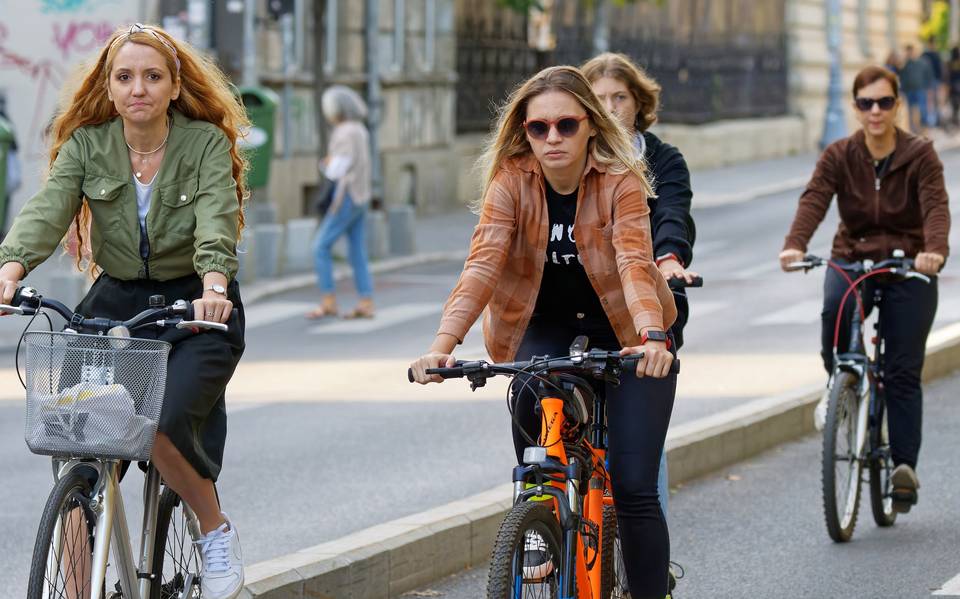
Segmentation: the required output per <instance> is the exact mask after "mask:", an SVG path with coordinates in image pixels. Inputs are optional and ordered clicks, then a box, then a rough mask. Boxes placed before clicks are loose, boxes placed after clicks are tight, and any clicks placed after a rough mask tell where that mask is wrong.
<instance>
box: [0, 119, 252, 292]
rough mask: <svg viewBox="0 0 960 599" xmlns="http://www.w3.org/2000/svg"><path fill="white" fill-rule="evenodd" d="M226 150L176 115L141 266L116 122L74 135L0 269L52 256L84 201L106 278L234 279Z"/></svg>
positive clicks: (225, 142) (232, 192)
mask: <svg viewBox="0 0 960 599" xmlns="http://www.w3.org/2000/svg"><path fill="white" fill-rule="evenodd" d="M236 187H237V184H236V181H235V180H234V179H233V172H232V162H231V157H230V141H229V139H228V138H227V136H226V135H225V134H224V133H223V131H221V130H220V129H219V128H218V127H217V126H216V125H213V124H212V123H208V122H206V121H195V120H191V119H189V118H188V117H186V116H184V115H183V114H181V113H179V112H177V111H173V120H172V125H171V130H170V136H169V138H168V140H167V149H166V152H165V153H164V157H163V162H162V164H161V166H160V170H159V172H158V173H157V176H156V177H155V178H154V182H153V195H152V198H151V204H150V210H149V212H148V213H147V218H146V234H147V235H146V241H147V243H148V246H147V247H148V252H146V254H147V256H146V258H143V257H142V252H141V235H140V224H139V218H138V215H137V194H136V188H135V184H134V182H133V172H132V170H131V167H130V159H129V155H128V153H127V145H126V141H125V140H124V137H123V123H122V121H121V119H120V118H119V117H116V118H114V119H112V120H110V121H107V122H105V123H101V124H99V125H88V126H85V127H81V128H79V129H77V130H76V131H75V132H74V133H73V135H72V136H71V137H70V139H68V140H67V141H66V143H64V144H63V146H62V147H61V148H60V152H59V153H58V155H57V158H56V160H55V161H54V163H53V166H52V168H51V169H50V174H49V177H48V179H47V181H46V183H45V185H44V186H43V189H41V190H40V191H39V192H38V193H37V194H36V195H35V196H33V197H32V198H31V199H30V200H29V201H28V202H27V204H26V205H25V206H24V208H23V210H21V211H20V214H19V215H18V216H17V218H16V220H15V221H14V223H13V227H12V228H11V230H10V233H9V234H8V235H7V237H6V238H5V239H4V240H3V243H2V244H0V264H4V263H6V262H11V261H14V262H19V263H20V264H22V265H23V267H24V268H25V269H26V271H27V272H30V271H31V270H32V269H33V268H35V267H36V266H37V265H39V264H40V263H41V262H43V261H44V260H46V259H47V258H48V257H49V256H50V254H51V253H53V251H54V250H55V249H56V248H57V246H58V245H59V242H60V240H61V239H62V238H63V236H64V234H66V232H67V229H68V228H69V226H70V223H71V222H72V221H73V219H74V217H75V216H76V214H77V212H78V211H79V210H80V207H81V205H82V202H83V199H84V198H86V200H87V202H88V204H89V205H90V210H91V212H92V214H93V219H92V224H91V227H90V244H91V248H92V251H93V259H94V261H95V262H96V263H97V265H98V266H99V267H100V268H102V269H103V271H104V272H106V273H107V274H109V275H110V276H112V277H114V278H117V279H122V280H134V279H153V280H158V281H166V280H170V279H174V278H177V277H182V276H186V275H188V274H190V273H193V272H195V273H196V274H197V275H199V276H200V277H202V276H203V275H205V274H206V273H208V272H212V271H216V272H220V273H223V274H224V275H226V277H227V278H228V279H233V278H234V276H235V275H236V273H237V265H238V263H237V251H236V246H237V238H238V235H239V232H238V230H237V229H238V228H237V222H238V217H239V210H240V205H239V202H238V201H237V193H236Z"/></svg>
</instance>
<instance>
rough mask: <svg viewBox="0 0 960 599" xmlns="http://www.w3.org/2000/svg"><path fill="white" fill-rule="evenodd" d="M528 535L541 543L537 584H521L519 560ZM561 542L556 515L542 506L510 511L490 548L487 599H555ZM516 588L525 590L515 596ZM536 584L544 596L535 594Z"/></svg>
mask: <svg viewBox="0 0 960 599" xmlns="http://www.w3.org/2000/svg"><path fill="white" fill-rule="evenodd" d="M528 535H536V537H537V540H538V541H542V549H545V550H546V552H547V560H545V562H544V567H543V569H542V570H540V572H538V576H539V579H538V580H533V579H531V578H530V577H527V578H526V581H527V582H524V580H525V579H524V572H523V567H524V564H523V559H524V552H525V548H526V543H527V539H528ZM531 538H533V537H531ZM562 538H563V536H562V533H561V531H560V523H559V522H558V521H557V517H556V515H554V513H553V512H552V511H551V510H550V508H548V507H547V506H545V505H543V504H542V503H538V502H533V501H525V502H522V503H518V504H517V505H515V506H513V507H512V508H510V511H509V512H507V516H506V517H505V518H504V519H503V522H502V523H501V524H500V530H499V531H498V532H497V539H496V541H495V542H494V544H493V552H492V554H491V557H490V572H489V574H488V576H487V599H514V598H515V597H519V596H522V597H525V598H526V597H530V598H536V599H559V597H560V573H561V571H562V562H563V552H562V549H561V548H562V543H561V539H562ZM538 547H540V545H539V544H538ZM547 564H549V566H547ZM548 570H549V571H548ZM518 584H521V585H523V587H525V589H523V590H521V591H520V593H519V594H518V593H517V585H518ZM536 584H540V585H541V591H544V592H539V593H538V592H536V587H534V586H533V585H536ZM525 591H529V592H525Z"/></svg>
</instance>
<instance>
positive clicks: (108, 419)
mask: <svg viewBox="0 0 960 599" xmlns="http://www.w3.org/2000/svg"><path fill="white" fill-rule="evenodd" d="M37 416H38V418H37V419H36V420H35V422H34V427H33V431H32V435H31V437H32V439H28V443H27V444H28V445H29V446H30V447H31V449H33V448H35V447H36V448H38V449H43V450H46V451H57V450H58V449H62V450H64V451H69V452H70V453H82V452H84V451H87V452H90V453H91V454H108V455H109V454H123V453H125V452H126V451H129V450H130V449H132V448H135V447H138V446H141V445H142V439H143V436H144V435H146V434H149V431H150V430H151V425H152V421H151V420H150V419H149V418H147V417H145V416H140V415H137V413H136V408H135V406H134V401H133V397H131V395H130V392H129V391H127V389H126V387H124V386H123V385H102V384H96V383H90V382H84V383H80V384H78V385H74V386H73V387H69V388H67V389H64V390H63V391H60V392H59V393H57V394H56V395H49V396H48V397H46V398H45V399H43V400H41V401H40V406H39V410H38V414H37Z"/></svg>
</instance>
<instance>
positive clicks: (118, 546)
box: [51, 459, 200, 599]
mask: <svg viewBox="0 0 960 599" xmlns="http://www.w3.org/2000/svg"><path fill="white" fill-rule="evenodd" d="M120 467H121V462H119V461H116V460H110V461H101V460H80V459H73V460H70V461H68V462H66V463H64V464H62V465H61V466H60V467H59V468H57V460H54V469H55V470H57V475H56V478H57V479H59V478H61V477H63V476H64V475H66V474H67V473H69V472H70V471H71V470H73V469H74V468H92V469H94V470H96V472H97V481H96V484H95V485H94V487H93V490H92V493H91V497H92V500H91V502H90V508H91V510H93V511H94V513H96V515H97V524H96V528H95V529H94V538H95V542H94V547H93V556H92V560H91V568H90V588H91V589H100V588H103V585H104V582H105V581H106V575H107V564H108V561H109V553H110V547H111V546H112V547H113V557H114V562H115V565H116V569H117V573H118V575H119V577H120V590H121V592H122V594H123V597H124V598H125V599H126V598H129V599H148V598H149V597H150V592H151V591H152V590H153V589H152V585H153V583H154V582H155V581H156V582H157V583H158V584H159V580H160V573H159V572H151V571H150V570H151V568H152V567H153V559H154V553H155V551H163V548H162V547H160V548H157V547H154V539H155V534H154V533H155V530H154V529H155V527H156V522H157V511H158V508H159V505H160V473H159V472H157V469H156V467H154V466H153V464H150V465H149V467H148V468H147V472H146V474H145V475H144V485H143V501H144V506H143V507H144V509H143V524H142V527H141V534H140V559H139V562H138V564H139V565H136V564H135V562H134V557H133V548H132V546H131V539H130V529H129V527H128V523H127V516H126V511H125V509H124V504H123V494H122V493H121V492H120ZM182 505H183V509H184V511H185V513H186V515H187V519H188V526H189V528H190V533H191V536H192V537H193V538H197V534H198V533H199V530H200V528H199V523H198V522H197V518H196V515H194V514H193V512H192V511H190V509H189V507H187V505H186V503H183V504H182ZM61 535H62V531H61V530H60V524H59V523H58V524H57V529H56V530H55V532H54V543H53V551H51V555H52V556H54V555H59V554H60V550H61V547H60V544H61V542H62V536H61ZM186 582H187V585H189V583H190V582H192V581H186ZM187 585H185V588H189V586H187Z"/></svg>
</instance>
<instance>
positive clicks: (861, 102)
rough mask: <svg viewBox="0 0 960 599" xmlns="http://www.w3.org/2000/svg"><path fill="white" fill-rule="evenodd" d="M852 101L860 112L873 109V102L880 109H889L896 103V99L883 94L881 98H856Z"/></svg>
mask: <svg viewBox="0 0 960 599" xmlns="http://www.w3.org/2000/svg"><path fill="white" fill-rule="evenodd" d="M853 102H854V104H856V105H857V110H859V111H860V112H870V111H871V110H873V105H874V104H876V105H877V106H879V107H880V110H890V109H892V108H893V107H894V106H896V105H897V99H896V98H894V97H893V96H884V97H882V98H857V99H855V100H854V101H853Z"/></svg>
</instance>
